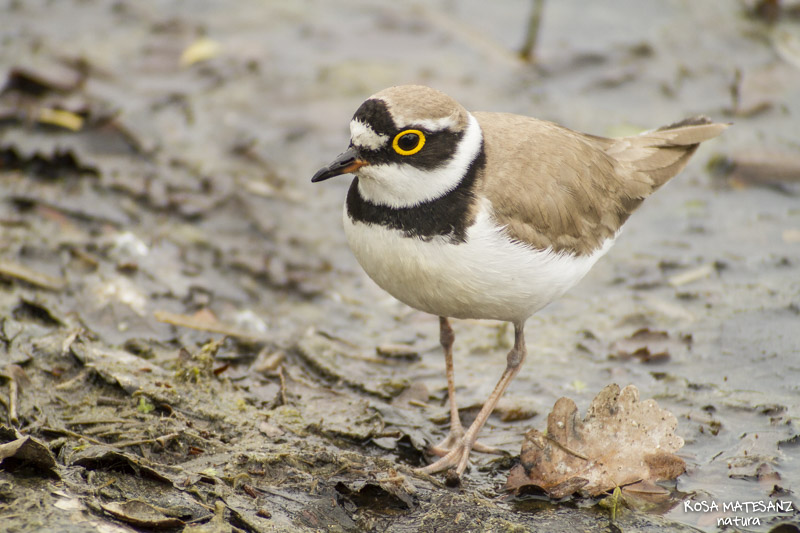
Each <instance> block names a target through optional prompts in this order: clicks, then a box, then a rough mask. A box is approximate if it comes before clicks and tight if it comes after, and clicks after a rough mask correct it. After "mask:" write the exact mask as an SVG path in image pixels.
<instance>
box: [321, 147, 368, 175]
mask: <svg viewBox="0 0 800 533" xmlns="http://www.w3.org/2000/svg"><path fill="white" fill-rule="evenodd" d="M368 164H369V163H367V162H366V161H364V160H363V159H359V158H358V152H356V149H355V148H353V147H352V146H351V147H350V148H348V149H347V150H345V151H344V152H343V153H341V154H339V155H338V157H337V158H336V159H334V160H333V161H331V164H330V165H328V166H325V167H322V168H321V169H319V170H318V171H317V173H316V174H314V177H313V178H311V183H317V182H318V181H325V180H326V179H328V178H332V177H334V176H339V175H340V174H348V173H350V172H355V171H356V170H358V169H359V168H361V167H363V166H364V165H368Z"/></svg>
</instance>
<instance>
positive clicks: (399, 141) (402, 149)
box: [392, 130, 425, 155]
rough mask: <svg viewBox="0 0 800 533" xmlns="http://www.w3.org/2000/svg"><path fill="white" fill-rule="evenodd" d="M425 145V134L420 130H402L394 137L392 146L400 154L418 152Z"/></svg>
mask: <svg viewBox="0 0 800 533" xmlns="http://www.w3.org/2000/svg"><path fill="white" fill-rule="evenodd" d="M424 145H425V134H424V133H422V132H421V131H419V130H405V131H401V132H400V133H398V134H397V135H395V137H394V141H392V148H394V151H395V152H397V153H398V154H400V155H412V154H416V153H417V152H419V151H420V150H422V147H423V146H424Z"/></svg>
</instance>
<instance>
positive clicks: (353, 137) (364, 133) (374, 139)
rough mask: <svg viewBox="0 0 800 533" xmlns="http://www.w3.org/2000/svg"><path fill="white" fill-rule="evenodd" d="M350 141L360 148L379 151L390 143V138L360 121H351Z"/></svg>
mask: <svg viewBox="0 0 800 533" xmlns="http://www.w3.org/2000/svg"><path fill="white" fill-rule="evenodd" d="M350 141H351V142H352V143H353V144H354V145H356V146H358V147H360V148H368V149H370V150H377V149H378V148H380V147H381V146H383V145H384V144H386V143H387V142H388V141H389V137H388V136H386V135H383V134H380V133H378V132H376V131H375V130H373V129H372V126H370V125H369V124H364V123H363V122H361V121H360V120H351V121H350Z"/></svg>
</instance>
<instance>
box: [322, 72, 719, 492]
mask: <svg viewBox="0 0 800 533" xmlns="http://www.w3.org/2000/svg"><path fill="white" fill-rule="evenodd" d="M726 127H727V125H726V124H715V123H712V122H711V121H710V120H709V119H707V118H705V117H695V118H690V119H687V120H683V121H681V122H677V123H675V124H671V125H669V126H664V127H662V128H659V129H657V130H653V131H649V132H646V133H643V134H641V135H636V136H631V137H623V138H618V139H607V138H603V137H597V136H594V135H587V134H583V133H578V132H575V131H572V130H569V129H567V128H564V127H562V126H559V125H556V124H554V123H551V122H545V121H542V120H537V119H535V118H530V117H526V116H520V115H513V114H507V113H484V112H475V113H471V112H469V111H467V110H466V109H464V107H462V106H461V105H460V104H459V103H458V102H456V101H455V100H453V99H452V98H450V97H449V96H447V95H445V94H443V93H441V92H439V91H437V90H434V89H431V88H428V87H423V86H417V85H405V86H398V87H391V88H389V89H385V90H383V91H381V92H379V93H377V94H375V95H373V96H371V97H369V98H368V99H367V100H366V101H365V102H364V103H363V104H362V105H361V107H359V108H358V110H357V111H356V113H355V115H354V116H353V119H352V120H351V121H350V146H349V147H348V148H347V150H346V151H345V152H344V153H342V154H341V155H339V156H338V157H337V158H336V159H334V161H333V162H332V163H331V164H329V165H327V166H325V167H324V168H322V169H320V170H319V171H318V172H317V173H316V174H315V175H314V177H313V178H312V180H311V181H312V182H319V181H323V180H326V179H328V178H332V177H334V176H338V175H340V174H347V173H350V174H355V178H354V179H353V182H352V183H351V185H350V189H349V191H348V193H347V200H346V202H345V207H344V229H345V234H346V236H347V241H348V243H349V244H350V248H351V249H352V250H353V253H354V254H355V256H356V258H357V259H358V262H359V263H360V264H361V266H362V267H363V268H364V270H365V271H366V273H367V274H368V275H369V276H370V277H371V278H372V279H373V280H374V281H375V282H376V283H377V284H378V285H379V286H381V287H382V288H383V289H385V290H386V291H387V292H389V293H390V294H391V295H392V296H394V297H395V298H397V299H398V300H400V301H402V302H404V303H406V304H408V305H410V306H411V307H413V308H415V309H419V310H421V311H425V312H427V313H431V314H434V315H437V316H439V321H440V341H441V345H442V347H443V349H444V355H445V364H446V371H447V386H448V394H449V404H450V419H451V421H450V432H449V434H448V436H447V438H445V439H444V440H443V441H442V442H441V443H440V444H439V445H437V446H434V447H432V448H431V452H432V453H433V454H435V455H439V456H441V457H440V459H438V460H437V461H436V462H434V463H433V464H431V465H428V466H427V467H424V468H422V469H421V471H422V472H424V473H435V472H439V471H443V470H449V469H451V468H454V471H452V470H451V471H450V472H449V474H450V475H451V477H452V478H453V479H458V477H460V476H461V474H462V473H463V472H464V470H465V469H466V467H467V465H468V463H469V454H470V451H471V450H472V449H475V450H476V451H494V450H493V449H491V448H489V447H487V446H484V445H482V444H481V443H479V442H477V441H476V439H477V437H478V433H479V432H480V430H481V428H482V427H483V425H484V423H485V422H486V420H487V418H488V417H489V415H490V414H491V412H492V410H493V409H494V407H495V405H496V404H497V402H498V400H499V399H500V397H501V396H502V394H503V392H504V391H505V390H506V388H507V387H508V384H509V383H510V382H511V380H512V379H513V378H514V376H515V375H516V374H517V372H518V371H519V369H520V366H521V365H522V362H523V360H524V359H525V353H526V350H525V336H524V325H525V321H526V320H527V319H528V317H530V316H531V315H532V314H533V313H535V312H536V311H538V310H539V309H541V308H542V307H544V306H545V305H547V304H548V303H550V302H552V301H553V300H555V299H556V298H558V297H559V296H561V295H562V294H564V292H566V291H567V290H568V289H569V288H570V287H572V286H573V285H575V284H576V283H577V282H578V281H579V280H580V279H581V278H583V276H584V275H586V273H587V272H588V271H589V269H590V268H591V267H592V265H594V264H595V263H596V262H597V260H598V259H600V257H602V256H603V255H604V254H605V253H606V252H607V251H608V249H609V248H610V247H611V245H612V244H613V243H614V240H615V238H616V237H617V235H618V233H619V231H620V229H621V228H622V225H623V224H624V223H625V221H626V220H627V219H628V217H629V216H630V214H631V213H632V212H633V211H634V210H635V209H636V208H637V207H638V206H639V204H641V202H642V200H644V199H645V198H646V197H647V196H649V195H650V194H651V193H652V192H653V191H654V190H656V189H657V188H659V187H660V186H661V185H663V184H664V183H666V182H667V181H668V180H669V179H670V178H672V177H673V176H675V175H676V174H677V173H678V172H680V170H681V169H683V168H684V166H685V165H686V163H687V161H688V160H689V158H690V157H691V155H692V154H693V153H694V152H695V150H696V149H697V146H698V144H699V143H701V142H703V141H706V140H708V139H711V138H713V137H716V136H717V135H719V134H720V133H721V132H722V130H724V129H725V128H726ZM449 318H478V319H493V320H503V321H508V322H511V323H512V324H513V325H514V347H513V348H512V349H511V351H510V352H509V353H508V358H507V366H506V369H505V371H504V372H503V374H502V376H501V378H500V381H499V382H498V383H497V386H496V387H495V389H494V391H493V392H492V393H491V395H490V396H489V398H488V399H487V400H486V402H485V404H484V406H483V408H482V409H481V410H480V412H479V413H478V415H477V417H476V419H475V421H474V422H473V423H472V425H471V426H470V427H469V429H468V430H466V431H465V430H464V428H463V426H462V424H461V421H460V419H459V415H458V408H457V406H456V399H455V384H454V377H453V351H452V350H453V341H454V335H453V330H452V329H451V327H450V322H449V320H448V319H449Z"/></svg>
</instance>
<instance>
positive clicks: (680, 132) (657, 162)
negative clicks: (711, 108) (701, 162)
mask: <svg viewBox="0 0 800 533" xmlns="http://www.w3.org/2000/svg"><path fill="white" fill-rule="evenodd" d="M728 126H729V124H721V123H713V122H711V120H710V119H708V118H707V117H704V116H698V117H692V118H688V119H686V120H682V121H680V122H676V123H674V124H670V125H668V126H664V127H661V128H659V129H657V130H653V131H648V132H645V133H643V134H641V135H636V136H632V137H623V138H620V139H614V141H615V142H614V143H613V144H612V145H611V146H610V147H608V148H607V149H606V152H607V153H608V154H609V155H612V156H613V157H614V158H615V159H616V160H617V161H618V162H620V163H621V164H623V165H625V166H627V167H628V168H629V170H630V171H631V172H632V174H634V175H637V177H638V178H640V179H641V178H645V177H646V178H648V179H649V180H650V181H651V182H652V190H655V189H657V188H658V187H660V186H661V185H663V184H664V183H666V182H667V181H669V179H670V178H672V177H673V176H675V175H676V174H678V172H680V171H681V170H683V168H684V167H685V166H686V163H688V161H689V158H690V157H691V156H692V154H694V152H695V150H697V147H698V145H699V144H700V143H701V142H703V141H707V140H709V139H713V138H714V137H716V136H717V135H719V134H720V133H722V131H723V130H724V129H725V128H727V127H728Z"/></svg>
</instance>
